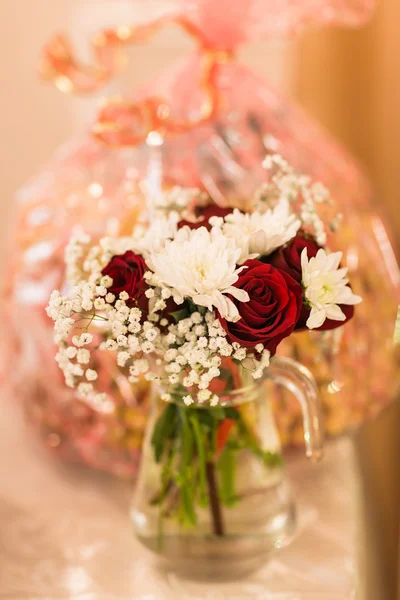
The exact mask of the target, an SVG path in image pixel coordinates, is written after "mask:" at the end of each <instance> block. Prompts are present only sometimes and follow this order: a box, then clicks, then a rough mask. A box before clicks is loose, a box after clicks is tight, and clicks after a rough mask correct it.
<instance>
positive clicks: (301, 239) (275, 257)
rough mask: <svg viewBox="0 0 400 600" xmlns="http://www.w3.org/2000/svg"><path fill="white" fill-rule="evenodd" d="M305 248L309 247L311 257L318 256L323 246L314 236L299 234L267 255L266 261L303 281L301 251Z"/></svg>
mask: <svg viewBox="0 0 400 600" xmlns="http://www.w3.org/2000/svg"><path fill="white" fill-rule="evenodd" d="M304 248H307V256H308V258H311V257H312V256H316V254H317V252H318V250H319V249H320V248H321V246H319V245H318V244H317V242H316V241H315V240H314V239H313V238H310V237H305V236H304V235H301V234H298V235H296V237H294V238H293V239H292V240H291V241H290V242H289V243H288V244H287V246H284V247H281V248H278V250H275V252H273V253H272V254H271V255H270V256H267V257H266V258H265V261H266V262H268V263H269V264H270V265H272V266H274V267H276V268H277V269H280V270H281V271H285V273H287V274H288V275H290V276H291V277H293V279H295V280H296V281H297V282H298V283H301V278H302V274H301V253H302V252H303V250H304Z"/></svg>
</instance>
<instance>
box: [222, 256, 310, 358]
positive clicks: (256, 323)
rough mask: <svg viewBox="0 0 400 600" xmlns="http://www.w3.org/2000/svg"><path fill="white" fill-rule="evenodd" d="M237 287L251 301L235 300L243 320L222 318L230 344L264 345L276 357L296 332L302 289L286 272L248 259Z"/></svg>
mask: <svg viewBox="0 0 400 600" xmlns="http://www.w3.org/2000/svg"><path fill="white" fill-rule="evenodd" d="M244 264H245V266H246V267H247V269H245V270H243V271H242V272H241V273H240V275H239V279H238V280H237V282H236V283H235V287H238V288H240V289H243V290H245V291H246V292H247V293H248V295H249V297H250V300H249V302H239V301H237V300H235V299H234V298H231V299H232V301H233V302H234V303H235V304H236V306H237V308H238V311H239V314H240V317H241V318H240V319H239V321H237V322H236V323H231V322H230V321H226V320H225V319H222V318H221V317H219V320H220V322H221V325H222V327H223V328H224V329H225V331H226V332H227V333H228V339H229V341H230V342H238V343H239V344H240V345H241V346H245V347H246V348H253V347H254V346H256V345H257V344H263V346H264V348H266V349H267V350H269V351H270V352H271V354H275V352H276V348H277V346H278V344H279V343H280V342H281V341H282V340H283V339H284V338H285V337H287V336H288V335H290V334H291V333H292V331H293V330H294V328H295V326H296V324H297V321H298V319H299V316H300V312H301V307H302V304H303V291H302V288H301V286H300V285H299V284H298V283H297V282H296V281H295V280H294V279H293V278H292V277H290V275H288V274H287V273H285V272H284V271H280V270H279V269H276V268H275V267H273V266H271V265H269V264H265V263H262V262H261V261H259V260H247V261H246V262H245V263H244Z"/></svg>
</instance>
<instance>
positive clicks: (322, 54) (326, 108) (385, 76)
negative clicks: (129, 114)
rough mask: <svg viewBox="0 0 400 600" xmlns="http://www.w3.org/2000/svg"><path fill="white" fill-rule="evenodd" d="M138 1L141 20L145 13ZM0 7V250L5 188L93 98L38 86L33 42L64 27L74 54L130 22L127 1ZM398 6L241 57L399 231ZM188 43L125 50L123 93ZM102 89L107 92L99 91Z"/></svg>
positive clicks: (170, 38) (79, 122)
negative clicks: (345, 154) (330, 142)
mask: <svg viewBox="0 0 400 600" xmlns="http://www.w3.org/2000/svg"><path fill="white" fill-rule="evenodd" d="M146 4H147V3H145V2H143V5H142V8H141V12H142V15H141V17H142V18H143V19H145V18H146V12H147V13H148V14H149V16H150V10H149V8H148V7H147V8H146ZM21 8H22V4H21V3H19V2H18V3H16V2H15V0H2V1H1V3H0V36H1V37H0V39H1V54H0V67H1V73H2V74H3V82H4V83H3V86H2V92H1V96H0V106H1V110H0V131H1V132H2V139H3V143H2V144H1V148H0V161H1V165H2V169H1V172H2V176H1V182H0V186H1V201H0V244H1V247H2V248H4V235H5V231H6V227H7V226H6V223H7V220H6V218H7V217H8V215H9V213H10V209H11V208H12V203H13V194H14V191H15V190H16V189H17V188H18V187H19V186H20V185H21V184H22V183H23V182H24V181H26V179H27V178H28V177H29V176H30V175H32V174H33V173H35V172H36V171H37V169H38V168H39V167H40V165H41V164H42V163H43V162H44V161H45V160H46V159H47V158H48V157H49V156H50V155H51V153H52V152H53V151H54V149H55V148H56V147H57V146H58V145H59V144H60V143H61V142H62V141H63V140H65V139H66V138H68V137H69V136H71V135H73V134H74V133H75V132H78V131H79V130H81V129H82V128H83V127H85V125H87V124H88V123H89V122H90V121H91V120H92V118H93V115H94V114H95V110H96V106H97V105H98V103H99V96H91V97H89V98H71V97H68V96H64V95H62V94H59V93H57V92H55V91H54V89H53V88H52V87H51V86H49V85H45V84H41V83H40V82H39V81H38V78H37V75H36V67H37V62H38V57H39V55H40V50H41V47H42V46H43V44H44V43H45V42H46V41H47V40H48V39H49V37H50V36H51V35H52V34H53V33H54V32H56V31H68V33H69V34H70V35H71V37H72V39H73V41H74V43H75V44H76V45H77V47H78V48H79V51H80V53H81V55H83V56H88V44H87V39H88V35H89V34H90V33H91V32H92V31H94V30H96V29H97V28H98V27H102V26H104V25H110V24H111V23H112V24H116V23H119V22H124V21H126V20H128V21H129V20H130V19H131V18H132V8H129V3H127V2H113V3H112V7H111V3H110V1H109V0H68V2H66V1H59V2H51V3H49V2H47V0H33V1H30V2H24V3H23V14H22V10H21ZM399 23H400V3H399V2H398V0H381V1H380V2H378V6H377V9H376V10H375V13H374V16H373V18H372V20H371V21H370V22H369V24H368V25H367V26H365V27H364V28H362V29H360V30H353V29H345V28H343V29H338V28H323V29H320V30H317V31H313V32H311V33H310V32H307V33H305V34H304V35H302V36H301V37H300V39H299V40H296V41H293V42H291V41H289V42H270V43H262V44H253V45H252V46H251V47H247V48H244V49H243V50H242V52H241V59H242V60H243V61H244V62H246V63H247V64H249V65H251V67H252V68H253V69H254V70H255V71H256V72H258V73H259V74H260V75H262V76H264V77H268V78H269V79H270V80H272V81H274V82H275V83H276V84H277V85H278V86H280V87H282V88H284V89H285V90H286V91H287V92H288V93H289V94H290V95H292V96H293V97H295V98H296V99H297V100H298V101H299V102H300V104H301V105H302V106H303V107H304V108H305V109H306V110H307V111H308V112H309V113H310V114H311V115H312V116H314V117H315V118H316V119H317V120H318V121H319V122H320V123H321V124H322V125H324V126H325V127H326V128H327V129H328V130H329V131H330V132H332V133H333V134H334V135H335V136H336V137H337V138H338V139H339V140H340V141H342V142H343V143H344V144H345V145H346V146H347V147H348V148H349V149H350V150H351V151H352V153H353V154H354V155H355V156H356V157H357V158H358V159H359V161H360V162H361V164H362V165H363V167H364V168H365V170H366V172H367V173H368V175H369V176H370V178H371V180H372V181H373V183H374V185H375V189H376V200H377V202H379V203H382V204H383V205H384V206H385V207H386V210H387V211H388V212H389V214H390V217H391V220H392V222H393V223H394V226H395V232H396V233H397V237H398V236H399V234H400V205H399V201H398V190H399V189H400V169H399V168H398V152H399V141H398V140H399V138H400V111H399V109H398V107H399V106H400V85H399V73H400V47H399V36H398V28H399ZM190 46H191V42H189V41H188V40H187V39H186V38H185V37H184V35H183V34H181V33H180V32H177V31H176V30H173V31H172V30H171V31H166V32H165V33H162V34H161V35H160V36H158V37H157V38H156V39H155V40H154V41H153V42H151V43H150V44H149V46H148V47H146V49H145V50H142V49H139V50H138V49H135V50H132V57H133V60H132V61H131V64H130V67H129V69H128V70H127V71H125V73H124V74H123V76H122V82H123V88H125V89H131V88H133V87H134V86H135V84H136V83H138V82H142V81H144V80H146V79H150V78H152V77H153V76H154V75H155V74H156V73H157V72H160V71H161V70H162V68H163V67H164V66H166V65H167V64H169V63H171V61H173V60H174V59H176V58H177V57H178V56H179V55H181V54H182V52H184V51H186V50H188V49H189V48H190ZM160 49H162V52H160ZM110 91H111V92H112V87H111V86H109V87H108V88H107V89H106V90H105V92H104V93H106V94H108V93H110Z"/></svg>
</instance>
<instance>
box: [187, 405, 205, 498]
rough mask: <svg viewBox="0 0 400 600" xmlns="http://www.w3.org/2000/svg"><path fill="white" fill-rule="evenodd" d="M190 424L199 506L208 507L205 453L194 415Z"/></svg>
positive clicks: (197, 422) (202, 437)
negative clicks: (194, 449)
mask: <svg viewBox="0 0 400 600" xmlns="http://www.w3.org/2000/svg"><path fill="white" fill-rule="evenodd" d="M190 423H191V425H192V428H193V433H194V438H195V442H196V448H197V454H198V458H199V486H200V489H199V492H200V500H199V502H200V506H207V505H208V494H207V472H206V453H205V450H204V436H202V433H201V429H200V424H199V420H198V417H197V414H196V413H192V415H191V416H190Z"/></svg>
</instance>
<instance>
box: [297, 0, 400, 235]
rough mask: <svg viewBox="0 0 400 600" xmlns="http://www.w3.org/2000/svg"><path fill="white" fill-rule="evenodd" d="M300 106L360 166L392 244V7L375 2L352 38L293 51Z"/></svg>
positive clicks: (398, 226)
mask: <svg viewBox="0 0 400 600" xmlns="http://www.w3.org/2000/svg"><path fill="white" fill-rule="evenodd" d="M295 88H296V93H297V96H298V99H299V100H300V102H301V103H302V104H303V105H304V106H305V107H306V108H307V109H308V110H309V111H310V112H311V113H312V114H313V115H314V116H315V117H316V118H317V119H318V120H319V121H321V122H322V123H323V124H324V125H325V126H326V127H327V128H328V129H329V130H330V131H332V132H333V133H334V134H335V135H336V136H337V137H338V138H339V139H340V140H342V141H343V142H344V143H345V144H346V145H347V146H348V147H349V148H350V150H351V151H352V152H353V153H354V154H355V155H356V156H357V157H358V158H359V159H360V160H361V162H362V163H363V164H364V166H365V168H366V169H367V172H368V173H369V175H370V177H371V179H372V181H373V182H374V183H375V186H376V190H377V199H378V201H379V202H381V203H383V204H384V205H385V207H386V208H387V210H388V212H389V214H390V216H391V220H392V223H393V225H394V228H395V231H396V232H397V238H398V239H399V238H400V193H399V190H400V1H399V0H377V8H376V11H375V14H374V16H373V19H372V20H371V22H370V23H369V24H368V26H366V27H365V28H363V29H360V30H335V29H324V30H321V31H318V32H315V33H309V34H307V35H305V36H304V37H303V39H302V41H301V43H300V44H299V53H298V60H297V66H296V85H295Z"/></svg>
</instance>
